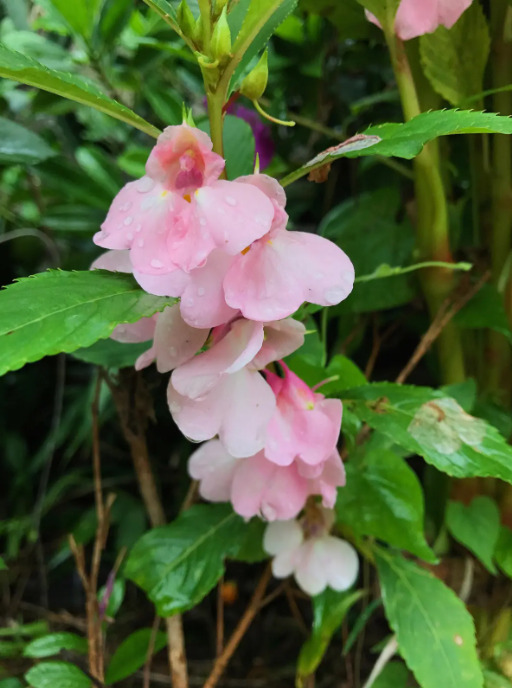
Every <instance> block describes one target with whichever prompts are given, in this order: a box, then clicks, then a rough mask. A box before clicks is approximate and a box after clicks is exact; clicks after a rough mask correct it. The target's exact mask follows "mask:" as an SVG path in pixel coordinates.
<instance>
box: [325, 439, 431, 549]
mask: <svg viewBox="0 0 512 688" xmlns="http://www.w3.org/2000/svg"><path fill="white" fill-rule="evenodd" d="M346 472H347V484H346V486H345V487H343V488H341V489H340V490H339V492H338V499H337V501H336V513H337V515H338V521H339V522H340V523H345V524H347V525H349V526H350V527H351V528H353V530H354V531H355V532H356V533H358V534H360V535H372V536H373V537H376V538H378V539H379V540H383V541H384V542H387V543H388V544H390V545H393V546H394V547H399V548H400V549H405V550H407V551H409V552H411V553H412V554H415V555H416V556H418V557H421V558H422V559H425V560H426V561H430V562H433V561H436V557H435V555H434V553H433V552H432V550H431V549H430V547H429V546H428V545H427V543H426V541H425V536H424V532H423V517H424V504H423V493H422V491H421V486H420V483H419V481H418V478H417V477H416V475H415V473H414V471H413V470H412V469H411V468H409V466H408V465H407V463H406V462H405V461H404V459H402V458H400V457H399V456H397V455H396V454H394V453H393V452H392V451H390V450H389V449H381V448H378V449H377V448H375V449H373V450H372V449H369V450H367V451H366V452H365V454H364V456H363V459H362V461H354V462H353V461H349V462H348V463H347V465H346Z"/></svg>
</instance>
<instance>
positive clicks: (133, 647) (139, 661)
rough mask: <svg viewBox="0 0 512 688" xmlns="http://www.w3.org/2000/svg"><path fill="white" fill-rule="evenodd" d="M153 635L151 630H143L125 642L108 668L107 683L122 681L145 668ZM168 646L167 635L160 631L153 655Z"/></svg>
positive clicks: (130, 636)
mask: <svg viewBox="0 0 512 688" xmlns="http://www.w3.org/2000/svg"><path fill="white" fill-rule="evenodd" d="M152 635H153V631H152V629H151V628H141V629H139V630H138V631H135V632H134V633H132V634H131V635H129V636H128V638H126V639H125V640H123V642H122V643H121V645H119V647H118V648H117V650H116V651H115V652H114V655H113V657H112V659H111V660H110V663H109V665H108V667H107V671H106V673H105V681H106V682H107V683H108V684H110V683H117V682H118V681H122V680H123V679H124V678H126V677H127V676H130V675H131V674H134V673H135V672H136V671H137V670H138V669H140V668H141V667H142V666H144V664H145V663H146V659H147V655H148V649H149V644H150V642H151V636H152ZM166 644H167V636H166V634H165V633H163V632H162V631H158V632H157V633H156V635H155V638H154V645H153V654H156V653H157V652H159V651H160V650H161V649H162V648H164V647H165V646H166Z"/></svg>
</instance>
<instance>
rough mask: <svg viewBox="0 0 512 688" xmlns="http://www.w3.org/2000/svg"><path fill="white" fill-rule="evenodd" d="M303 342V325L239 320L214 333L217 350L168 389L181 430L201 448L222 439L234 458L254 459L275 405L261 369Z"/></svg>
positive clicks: (177, 375)
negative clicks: (215, 437)
mask: <svg viewBox="0 0 512 688" xmlns="http://www.w3.org/2000/svg"><path fill="white" fill-rule="evenodd" d="M303 341H304V326H303V325H301V324H300V323H294V324H291V323H268V324H266V325H264V324H263V323H260V322H253V321H249V320H244V319H240V320H235V321H234V322H232V323H231V325H229V326H224V327H219V328H215V329H214V330H213V332H212V342H213V344H212V346H211V348H210V349H208V350H207V351H205V352H203V353H201V354H199V355H198V356H195V357H194V358H193V359H191V360H189V361H188V362H187V363H185V364H184V365H181V366H179V367H178V368H176V369H175V371H174V372H173V374H172V376H171V380H170V382H169V388H168V400H169V408H170V410H171V414H172V416H173V418H174V420H175V422H176V424H177V425H178V427H179V428H180V430H181V431H182V432H183V433H184V434H185V435H186V436H187V437H189V438H190V439H192V440H195V441H198V442H201V441H203V440H207V439H211V438H212V437H214V436H215V435H217V434H218V435H219V436H220V438H221V439H222V441H223V442H224V444H225V445H226V448H227V449H228V451H229V453H230V454H232V455H233V456H236V457H243V456H252V455H253V454H256V453H257V452H258V451H259V450H260V449H262V448H263V446H264V444H265V439H266V432H267V427H268V424H269V422H270V419H271V417H272V415H273V413H274V410H275V406H276V400H275V397H274V394H273V392H272V389H271V387H270V386H269V384H268V383H267V382H266V381H265V379H264V378H263V377H262V376H261V375H260V373H259V372H258V369H259V368H260V367H261V366H262V365H266V364H267V363H268V362H269V360H273V359H272V356H274V355H279V354H281V355H284V356H286V355H288V354H290V353H292V352H293V351H295V350H296V349H297V348H299V346H301V344H302V343H303Z"/></svg>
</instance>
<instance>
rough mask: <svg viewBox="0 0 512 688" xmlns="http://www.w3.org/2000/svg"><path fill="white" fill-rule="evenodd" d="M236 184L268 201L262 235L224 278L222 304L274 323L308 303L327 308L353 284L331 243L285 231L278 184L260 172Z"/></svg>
mask: <svg viewBox="0 0 512 688" xmlns="http://www.w3.org/2000/svg"><path fill="white" fill-rule="evenodd" d="M238 181H239V182H243V183H247V184H249V185H250V186H251V187H253V186H257V187H258V188H259V189H261V190H262V191H263V192H264V193H265V194H266V195H267V196H268V198H270V200H271V201H272V203H273V206H274V219H273V222H272V228H271V230H270V232H269V233H268V234H265V236H263V237H262V238H261V239H259V240H257V241H255V242H254V243H252V244H251V245H250V247H249V248H248V250H246V251H243V252H242V253H241V254H240V255H237V256H236V257H235V258H234V260H233V263H232V265H231V267H230V268H229V270H228V272H227V274H226V277H225V279H224V294H225V297H226V302H227V303H228V305H230V306H231V307H232V308H236V309H239V310H240V311H241V312H242V314H243V315H244V317H246V318H249V319H251V320H260V321H265V320H280V319H282V318H285V317H287V316H288V315H291V314H292V313H293V312H294V311H296V310H297V308H299V306H300V305H301V304H302V303H303V302H304V301H308V302H311V303H316V304H319V305H321V306H333V305H335V304H338V303H339V302H340V301H342V300H343V299H345V298H346V297H347V296H348V295H349V294H350V292H351V291H352V287H353V284H354V266H353V265H352V263H351V261H350V260H349V258H348V257H347V256H346V254H345V253H344V252H343V251H342V250H341V249H340V248H338V246H336V245H335V244H333V243H332V242H331V241H328V240H327V239H324V238H323V237H320V236H317V235H316V234H307V233H305V232H290V231H288V230H287V229H286V222H287V219H288V216H287V214H286V212H285V210H284V206H285V203H286V196H285V194H284V190H283V189H282V187H281V186H280V184H279V183H278V182H277V181H276V180H275V179H272V178H271V177H268V176H266V175H264V174H260V175H251V176H249V177H242V178H240V179H239V180H238Z"/></svg>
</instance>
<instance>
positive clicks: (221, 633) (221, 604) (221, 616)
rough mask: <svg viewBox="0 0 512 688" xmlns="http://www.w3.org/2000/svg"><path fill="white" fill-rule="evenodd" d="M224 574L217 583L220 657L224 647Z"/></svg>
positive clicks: (218, 652) (217, 645) (217, 648)
mask: <svg viewBox="0 0 512 688" xmlns="http://www.w3.org/2000/svg"><path fill="white" fill-rule="evenodd" d="M223 585H224V576H222V578H221V579H220V581H219V584H218V585H217V629H216V630H217V633H216V653H215V654H216V656H217V657H220V656H221V654H222V650H223V648H224V597H223V596H222V586H223Z"/></svg>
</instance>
